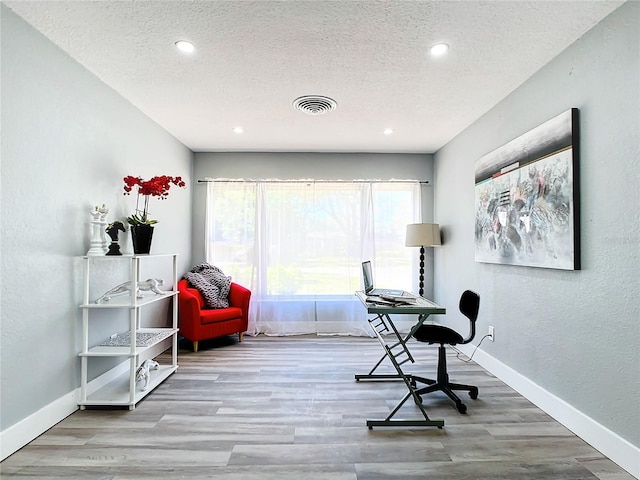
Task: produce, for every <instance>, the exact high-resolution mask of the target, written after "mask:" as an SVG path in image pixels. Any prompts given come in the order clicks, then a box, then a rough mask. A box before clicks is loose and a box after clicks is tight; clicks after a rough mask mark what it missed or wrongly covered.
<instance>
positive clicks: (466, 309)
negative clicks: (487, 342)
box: [459, 290, 480, 344]
mask: <svg viewBox="0 0 640 480" xmlns="http://www.w3.org/2000/svg"><path fill="white" fill-rule="evenodd" d="M459 308H460V313H462V314H463V315H464V316H465V317H467V318H468V319H469V321H470V322H471V331H470V332H469V337H468V338H466V339H465V341H464V342H462V343H463V344H464V343H469V342H470V341H471V340H473V337H475V336H476V320H477V319H478V311H479V310H480V295H478V294H477V293H476V292H472V291H471V290H465V291H464V292H462V295H461V296H460V306H459Z"/></svg>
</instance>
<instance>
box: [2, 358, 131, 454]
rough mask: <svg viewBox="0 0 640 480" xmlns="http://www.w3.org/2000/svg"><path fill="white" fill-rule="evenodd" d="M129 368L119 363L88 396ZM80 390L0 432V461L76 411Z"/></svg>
mask: <svg viewBox="0 0 640 480" xmlns="http://www.w3.org/2000/svg"><path fill="white" fill-rule="evenodd" d="M128 368H129V361H128V360H127V361H125V362H122V363H121V364H119V365H118V366H116V367H114V368H112V369H111V370H109V371H108V372H106V373H104V374H102V375H100V376H99V377H98V378H96V379H95V380H92V381H91V382H89V383H88V385H87V392H88V394H91V393H92V392H95V391H96V390H98V389H99V388H100V387H102V386H103V385H105V384H107V383H109V382H110V381H111V380H112V379H114V378H116V377H118V376H119V375H120V374H121V373H122V372H124V371H126V370H127V369H128ZM79 401H80V388H76V389H75V390H73V391H72V392H69V393H67V394H66V395H63V396H62V397H60V398H58V399H57V400H54V401H53V402H51V403H50V404H48V405H45V406H44V407H42V408H41V409H40V410H38V411H37V412H35V413H33V414H31V415H29V416H28V417H27V418H25V419H23V420H21V421H19V422H18V423H16V424H14V425H11V426H10V427H9V428H7V429H5V430H3V431H2V432H0V461H2V460H4V459H5V458H7V457H8V456H9V455H11V454H13V453H15V452H17V451H18V450H20V449H21V448H22V447H24V446H25V445H26V444H28V443H29V442H31V441H33V440H34V439H36V438H37V437H38V436H40V435H42V434H43V433H44V432H46V431H47V430H49V429H50V428H51V427H53V426H54V425H55V424H57V423H59V422H61V421H62V420H64V419H65V418H67V417H68V416H69V415H71V414H72V413H73V412H75V411H76V410H78V408H79V407H78V402H79Z"/></svg>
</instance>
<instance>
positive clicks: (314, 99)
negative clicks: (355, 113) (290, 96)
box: [293, 95, 338, 115]
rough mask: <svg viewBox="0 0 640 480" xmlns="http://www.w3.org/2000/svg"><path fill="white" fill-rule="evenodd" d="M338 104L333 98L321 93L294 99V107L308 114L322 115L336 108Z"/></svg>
mask: <svg viewBox="0 0 640 480" xmlns="http://www.w3.org/2000/svg"><path fill="white" fill-rule="evenodd" d="M337 106H338V103H337V102H336V101H335V100H334V99H333V98H329V97H322V96H320V95H305V96H303V97H299V98H296V99H295V100H294V101H293V108H295V109H297V110H300V111H301V112H304V113H306V114H307V115H322V114H324V113H328V112H330V111H332V110H335V109H336V107H337Z"/></svg>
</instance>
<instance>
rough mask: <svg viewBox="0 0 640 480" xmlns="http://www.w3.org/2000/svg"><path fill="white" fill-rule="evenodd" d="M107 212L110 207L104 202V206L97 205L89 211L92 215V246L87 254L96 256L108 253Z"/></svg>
mask: <svg viewBox="0 0 640 480" xmlns="http://www.w3.org/2000/svg"><path fill="white" fill-rule="evenodd" d="M107 213H109V209H108V208H107V206H106V205H105V204H104V203H103V204H102V206H101V207H100V206H98V205H96V206H95V207H94V208H93V210H92V211H91V212H90V213H89V214H90V215H91V246H90V247H89V251H88V252H87V256H89V257H96V256H99V255H104V254H106V253H107V244H108V243H109V242H108V241H107V239H106V232H105V229H104V227H105V226H106V225H107V220H106V219H107Z"/></svg>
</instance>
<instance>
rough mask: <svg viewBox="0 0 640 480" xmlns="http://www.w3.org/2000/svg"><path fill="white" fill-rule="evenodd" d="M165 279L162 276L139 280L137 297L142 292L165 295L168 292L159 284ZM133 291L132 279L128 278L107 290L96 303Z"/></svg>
mask: <svg viewBox="0 0 640 480" xmlns="http://www.w3.org/2000/svg"><path fill="white" fill-rule="evenodd" d="M163 283H164V281H163V280H162V279H161V278H148V279H147V280H145V281H144V282H138V287H137V288H136V298H142V292H149V291H150V292H153V293H155V294H157V295H164V294H165V293H166V292H164V291H162V290H160V288H159V286H160V285H162V284H163ZM129 293H131V280H127V281H126V282H124V283H121V284H120V285H116V286H115V287H113V288H112V289H111V290H109V291H107V292H105V293H104V294H103V295H102V296H101V297H100V298H98V299H97V300H96V303H106V302H108V301H109V300H111V298H112V297H115V296H118V295H124V294H129Z"/></svg>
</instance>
